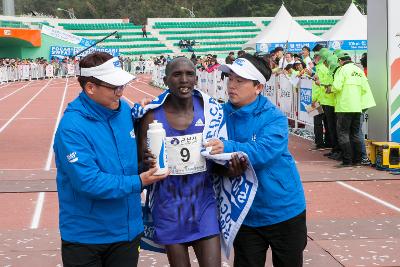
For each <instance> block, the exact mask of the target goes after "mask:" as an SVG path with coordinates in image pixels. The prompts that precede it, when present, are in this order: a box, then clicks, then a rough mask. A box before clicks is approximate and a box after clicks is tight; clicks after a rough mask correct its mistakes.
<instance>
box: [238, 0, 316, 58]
mask: <svg viewBox="0 0 400 267" xmlns="http://www.w3.org/2000/svg"><path fill="white" fill-rule="evenodd" d="M318 41H322V39H321V38H320V37H318V36H316V35H314V34H312V33H311V32H309V31H307V30H305V29H304V28H303V27H302V26H300V25H299V24H298V23H297V22H296V21H295V20H294V19H293V17H292V16H291V15H290V14H289V12H288V11H287V9H286V8H285V6H284V5H283V4H282V6H281V8H280V9H279V11H278V13H277V14H276V15H275V17H274V19H273V20H272V21H271V23H270V24H269V25H268V26H267V27H266V28H265V29H264V30H263V31H261V32H260V33H259V34H258V35H257V36H256V37H254V38H253V39H250V40H249V41H248V42H247V43H245V44H244V45H243V46H242V48H243V49H255V50H256V51H257V52H259V51H265V52H267V51H268V50H272V49H273V48H275V47H277V46H282V47H284V46H285V45H286V43H288V47H287V48H288V51H290V52H296V51H300V50H301V48H302V47H303V46H305V45H306V46H308V47H310V48H313V47H314V45H315V43H316V42H318Z"/></svg>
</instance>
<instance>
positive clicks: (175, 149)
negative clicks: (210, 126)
mask: <svg viewBox="0 0 400 267" xmlns="http://www.w3.org/2000/svg"><path fill="white" fill-rule="evenodd" d="M202 141H203V134H202V133H197V134H189V135H183V136H172V137H167V138H166V144H165V147H166V149H167V155H168V167H169V170H170V171H171V174H170V175H187V174H193V173H198V172H204V171H206V170H207V165H206V159H205V158H204V157H203V156H202V155H201V154H200V151H201V148H202Z"/></svg>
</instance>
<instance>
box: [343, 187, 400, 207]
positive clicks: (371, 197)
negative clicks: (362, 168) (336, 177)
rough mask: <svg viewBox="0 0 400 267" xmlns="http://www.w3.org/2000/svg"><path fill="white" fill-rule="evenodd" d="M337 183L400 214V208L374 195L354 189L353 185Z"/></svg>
mask: <svg viewBox="0 0 400 267" xmlns="http://www.w3.org/2000/svg"><path fill="white" fill-rule="evenodd" d="M336 183H338V184H340V185H341V186H344V187H346V188H347V189H350V190H352V191H354V192H356V193H358V194H360V195H363V196H365V197H367V198H369V199H371V200H373V201H375V202H377V203H379V204H381V205H383V206H385V207H387V208H389V209H392V210H395V211H397V212H400V208H399V207H396V206H395V205H393V204H390V203H389V202H386V201H384V200H382V199H380V198H377V197H374V196H373V195H370V194H368V193H366V192H364V191H361V190H360V189H357V188H355V187H353V186H351V185H348V184H346V183H344V182H340V181H337V182H336Z"/></svg>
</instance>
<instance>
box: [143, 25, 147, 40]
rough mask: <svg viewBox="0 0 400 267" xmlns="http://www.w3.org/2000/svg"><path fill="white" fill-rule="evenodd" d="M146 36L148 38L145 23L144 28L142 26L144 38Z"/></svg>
mask: <svg viewBox="0 0 400 267" xmlns="http://www.w3.org/2000/svg"><path fill="white" fill-rule="evenodd" d="M145 36H146V38H147V30H146V24H144V23H143V26H142V37H145Z"/></svg>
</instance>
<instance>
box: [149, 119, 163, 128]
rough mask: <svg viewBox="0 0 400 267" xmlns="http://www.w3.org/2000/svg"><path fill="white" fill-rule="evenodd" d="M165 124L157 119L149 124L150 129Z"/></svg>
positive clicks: (161, 126)
mask: <svg viewBox="0 0 400 267" xmlns="http://www.w3.org/2000/svg"><path fill="white" fill-rule="evenodd" d="M162 128H163V125H162V123H161V122H158V121H157V120H154V121H153V122H152V123H150V124H149V129H152V130H155V129H162Z"/></svg>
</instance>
